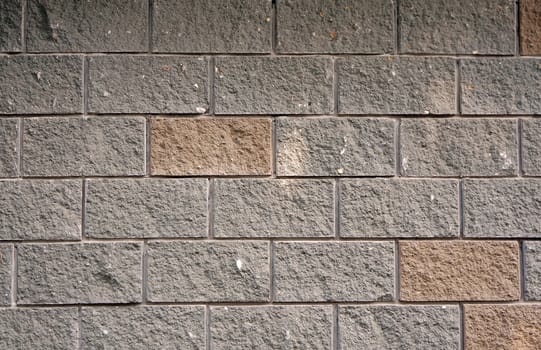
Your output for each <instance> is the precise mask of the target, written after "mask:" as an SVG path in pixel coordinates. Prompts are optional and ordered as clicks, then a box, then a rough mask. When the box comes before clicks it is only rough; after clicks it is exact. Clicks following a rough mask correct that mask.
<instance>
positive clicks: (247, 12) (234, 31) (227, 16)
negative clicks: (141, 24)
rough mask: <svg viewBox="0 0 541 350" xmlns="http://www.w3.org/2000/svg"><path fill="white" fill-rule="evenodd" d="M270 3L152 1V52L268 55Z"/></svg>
mask: <svg viewBox="0 0 541 350" xmlns="http://www.w3.org/2000/svg"><path fill="white" fill-rule="evenodd" d="M271 13H272V2H271V1H270V0H251V1H244V0H228V1H214V0H199V1H196V2H192V1H170V0H154V2H153V21H152V23H153V29H152V34H153V43H152V48H153V51H154V52H202V53H220V52H221V53H269V52H270V51H271V25H272V24H271Z"/></svg>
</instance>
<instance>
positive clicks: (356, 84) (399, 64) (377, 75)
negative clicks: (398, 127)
mask: <svg viewBox="0 0 541 350" xmlns="http://www.w3.org/2000/svg"><path fill="white" fill-rule="evenodd" d="M337 65H338V68H337V71H338V95H339V97H338V98H339V101H338V111H339V112H340V113H342V114H453V113H455V112H456V103H455V61H454V60H453V59H452V58H442V57H399V56H366V57H348V58H341V59H339V60H338V61H337Z"/></svg>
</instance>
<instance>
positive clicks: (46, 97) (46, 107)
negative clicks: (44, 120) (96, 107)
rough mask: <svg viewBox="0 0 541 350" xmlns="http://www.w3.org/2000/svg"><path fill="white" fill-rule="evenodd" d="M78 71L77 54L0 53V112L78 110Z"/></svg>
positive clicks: (80, 68) (80, 101) (80, 93)
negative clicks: (20, 54) (7, 54)
mask: <svg viewBox="0 0 541 350" xmlns="http://www.w3.org/2000/svg"><path fill="white" fill-rule="evenodd" d="M82 72H83V60H82V58H81V57H77V56H68V55H61V56H58V55H57V56H46V55H39V56H31V55H24V56H1V57H0V114H47V113H60V114H66V113H81V112H82V110H83V88H82V75H83V74H82Z"/></svg>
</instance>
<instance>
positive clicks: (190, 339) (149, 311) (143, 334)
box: [81, 306, 205, 349]
mask: <svg viewBox="0 0 541 350" xmlns="http://www.w3.org/2000/svg"><path fill="white" fill-rule="evenodd" d="M204 319H205V309H204V307H203V306H148V307H114V308H105V307H93V308H87V307H85V308H83V309H82V312H81V333H82V342H81V345H82V348H84V349H173V348H174V349H203V348H204V347H205V323H204Z"/></svg>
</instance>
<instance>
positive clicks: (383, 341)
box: [338, 305, 460, 350]
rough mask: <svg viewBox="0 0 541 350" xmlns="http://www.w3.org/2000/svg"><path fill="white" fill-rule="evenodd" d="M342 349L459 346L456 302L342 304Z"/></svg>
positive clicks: (340, 336) (429, 349) (340, 328)
mask: <svg viewBox="0 0 541 350" xmlns="http://www.w3.org/2000/svg"><path fill="white" fill-rule="evenodd" d="M338 310H339V316H338V332H339V333H338V338H339V339H340V345H341V348H342V349H426V350H432V349H459V348H460V310H459V308H458V306H456V305H443V306H440V305H438V306H436V305H434V306H425V305H423V306H413V305H377V306H376V305H374V306H371V305H363V306H339V307H338Z"/></svg>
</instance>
